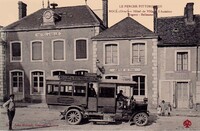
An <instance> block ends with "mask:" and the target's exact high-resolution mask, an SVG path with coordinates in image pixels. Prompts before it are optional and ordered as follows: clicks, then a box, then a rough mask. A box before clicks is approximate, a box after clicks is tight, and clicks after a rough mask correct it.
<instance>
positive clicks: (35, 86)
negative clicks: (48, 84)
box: [31, 71, 44, 94]
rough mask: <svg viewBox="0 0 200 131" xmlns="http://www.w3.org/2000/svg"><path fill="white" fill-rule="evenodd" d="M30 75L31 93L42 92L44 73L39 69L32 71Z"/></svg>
mask: <svg viewBox="0 0 200 131" xmlns="http://www.w3.org/2000/svg"><path fill="white" fill-rule="evenodd" d="M31 76H32V79H31V80H32V94H43V93H44V73H43V72H41V71H34V72H32V73H31Z"/></svg>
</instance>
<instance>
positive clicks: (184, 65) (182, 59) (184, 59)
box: [177, 52, 188, 71]
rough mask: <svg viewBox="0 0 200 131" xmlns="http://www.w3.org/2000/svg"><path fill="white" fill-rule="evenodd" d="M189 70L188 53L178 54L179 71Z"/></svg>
mask: <svg viewBox="0 0 200 131" xmlns="http://www.w3.org/2000/svg"><path fill="white" fill-rule="evenodd" d="M187 70H188V52H177V71H187Z"/></svg>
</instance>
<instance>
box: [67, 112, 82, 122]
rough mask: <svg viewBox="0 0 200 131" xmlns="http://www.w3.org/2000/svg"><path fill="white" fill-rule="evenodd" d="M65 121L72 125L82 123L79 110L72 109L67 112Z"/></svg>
mask: <svg viewBox="0 0 200 131" xmlns="http://www.w3.org/2000/svg"><path fill="white" fill-rule="evenodd" d="M65 119H66V121H67V122H68V123H69V124H70V125H77V124H79V123H80V122H81V120H82V115H81V112H80V111H79V110H77V109H70V110H69V111H67V113H66V115H65Z"/></svg>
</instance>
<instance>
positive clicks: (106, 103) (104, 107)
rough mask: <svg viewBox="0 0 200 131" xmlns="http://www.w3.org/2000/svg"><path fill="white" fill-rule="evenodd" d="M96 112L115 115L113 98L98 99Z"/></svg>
mask: <svg viewBox="0 0 200 131" xmlns="http://www.w3.org/2000/svg"><path fill="white" fill-rule="evenodd" d="M98 111H100V112H104V113H115V98H99V99H98Z"/></svg>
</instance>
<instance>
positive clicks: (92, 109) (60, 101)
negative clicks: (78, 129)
mask: <svg viewBox="0 0 200 131" xmlns="http://www.w3.org/2000/svg"><path fill="white" fill-rule="evenodd" d="M134 84H136V83H135V82H134V81H126V82H124V81H120V80H101V79H99V77H98V76H97V75H96V74H87V75H84V76H78V75H74V74H66V75H63V76H59V77H51V78H47V79H46V102H47V104H48V106H49V107H50V108H57V109H62V110H64V111H63V112H61V114H62V115H63V116H64V117H65V119H66V120H67V121H68V123H69V124H79V123H80V122H81V120H82V119H83V118H88V119H89V120H90V121H93V122H115V120H118V119H122V118H123V119H124V118H126V119H128V120H129V121H134V122H135V123H136V124H137V125H139V126H143V125H146V124H147V121H148V111H147V103H146V102H141V103H137V102H135V103H134V104H132V103H129V105H126V107H123V108H121V109H119V103H118V101H117V100H116V95H117V92H118V86H126V87H129V88H131V86H132V85H134ZM91 85H92V87H91ZM91 88H93V90H92V89H91ZM91 92H93V93H91ZM141 116H142V118H143V120H140V119H141V118H140V119H139V118H135V117H141ZM139 120H140V121H139Z"/></svg>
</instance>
